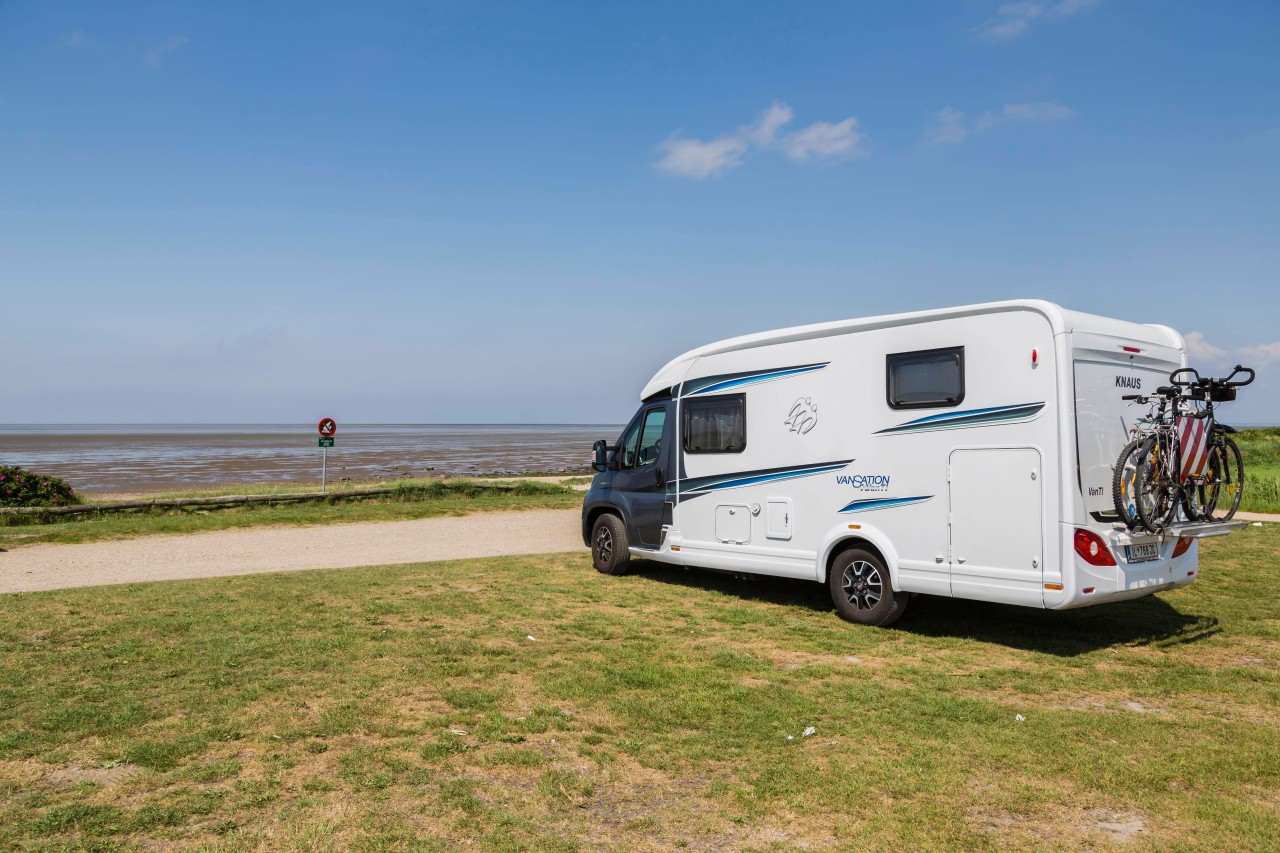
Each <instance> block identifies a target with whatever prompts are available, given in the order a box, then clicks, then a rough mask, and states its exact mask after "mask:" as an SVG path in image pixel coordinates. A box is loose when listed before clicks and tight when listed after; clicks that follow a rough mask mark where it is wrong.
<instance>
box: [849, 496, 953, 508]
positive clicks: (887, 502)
mask: <svg viewBox="0 0 1280 853" xmlns="http://www.w3.org/2000/svg"><path fill="white" fill-rule="evenodd" d="M932 499H933V495H917V496H916V497H913V498H869V499H867V500H861V501H854V502H853V503H851V504H849V505H847V506H845V507H844V509H841V510H840V512H870V511H872V510H876V509H891V508H892V507H895V506H910V505H911V504H922V503H924V502H925V501H928V500H932Z"/></svg>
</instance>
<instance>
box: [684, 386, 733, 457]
mask: <svg viewBox="0 0 1280 853" xmlns="http://www.w3.org/2000/svg"><path fill="white" fill-rule="evenodd" d="M680 406H681V408H682V409H683V413H684V450H685V452H686V453H741V452H742V451H743V450H744V449H745V448H746V446H747V395H746V394H724V395H717V396H715V397H703V398H694V399H686V400H682V401H681V403H680Z"/></svg>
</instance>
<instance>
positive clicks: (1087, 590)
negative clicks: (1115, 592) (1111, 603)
mask: <svg viewBox="0 0 1280 853" xmlns="http://www.w3.org/2000/svg"><path fill="white" fill-rule="evenodd" d="M1080 591H1081V592H1083V593H1084V594H1085V595H1093V587H1091V586H1086V587H1085V588H1084V589H1082V590H1080Z"/></svg>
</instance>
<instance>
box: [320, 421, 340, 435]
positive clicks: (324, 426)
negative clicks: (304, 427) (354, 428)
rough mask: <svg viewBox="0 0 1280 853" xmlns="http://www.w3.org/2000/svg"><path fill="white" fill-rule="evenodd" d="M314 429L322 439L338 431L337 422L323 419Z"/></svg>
mask: <svg viewBox="0 0 1280 853" xmlns="http://www.w3.org/2000/svg"><path fill="white" fill-rule="evenodd" d="M316 429H317V430H319V431H320V435H321V436H322V437H324V438H328V437H329V436H331V435H333V434H334V433H335V432H337V431H338V422H337V421H335V420H334V419H333V418H323V419H321V421H320V423H318V424H316Z"/></svg>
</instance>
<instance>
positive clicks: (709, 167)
mask: <svg viewBox="0 0 1280 853" xmlns="http://www.w3.org/2000/svg"><path fill="white" fill-rule="evenodd" d="M660 147H661V148H662V149H663V150H665V151H666V152H667V153H666V154H665V155H664V156H663V157H662V159H661V160H659V161H658V162H657V163H656V164H655V168H657V169H660V170H662V171H663V172H666V173H668V174H671V175H679V176H681V177H684V178H697V179H698V180H702V179H703V178H718V177H719V176H721V175H723V174H724V173H725V172H727V171H729V170H730V169H735V168H737V167H738V166H740V165H742V155H743V154H744V153H746V150H747V143H746V140H744V139H742V138H741V137H739V136H722V137H720V138H719V139H713V140H711V141H710V142H702V141H700V140H697V139H681V138H680V132H679V131H676V132H675V133H673V134H671V135H670V136H668V137H667V138H666V140H665V141H664V142H663V143H662V145H661V146H660Z"/></svg>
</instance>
